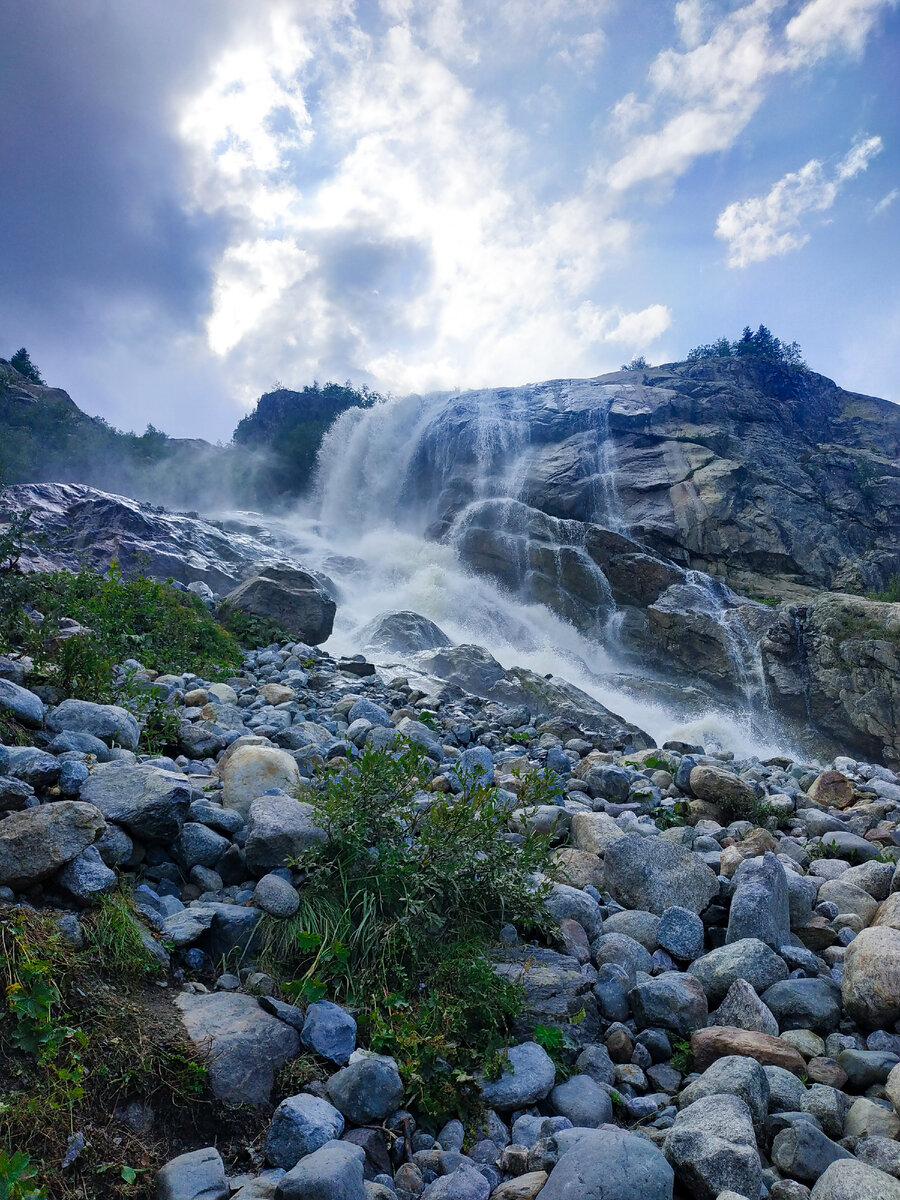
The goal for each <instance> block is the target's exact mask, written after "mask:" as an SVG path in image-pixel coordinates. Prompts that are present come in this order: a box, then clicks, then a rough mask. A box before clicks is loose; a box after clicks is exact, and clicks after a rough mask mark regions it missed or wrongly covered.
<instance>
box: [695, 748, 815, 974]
mask: <svg viewBox="0 0 900 1200" xmlns="http://www.w3.org/2000/svg"><path fill="white" fill-rule="evenodd" d="M698 769H699V768H697V767H695V768H694V770H695V771H696V770H698ZM691 774H692V775H693V771H692V772H691ZM790 932H791V914H790V907H789V903H788V883H787V877H786V874H785V870H784V867H783V866H782V865H781V863H780V862H779V861H778V859H777V858H776V857H775V855H774V854H773V853H772V852H771V850H768V851H766V853H765V854H764V855H763V856H762V857H761V858H746V859H744V861H743V862H742V863H741V864H740V866H739V867H738V869H737V871H736V872H735V875H734V894H733V896H732V900H731V911H730V912H729V915H728V930H727V932H726V934H725V941H726V942H739V941H741V940H742V939H743V938H758V939H759V940H760V941H761V942H765V943H766V945H767V946H771V947H772V949H773V950H777V949H778V948H779V947H780V946H783V945H784V944H785V943H786V942H787V941H788V939H789V938H790Z"/></svg>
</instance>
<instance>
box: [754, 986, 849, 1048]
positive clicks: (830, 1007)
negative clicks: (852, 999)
mask: <svg viewBox="0 0 900 1200" xmlns="http://www.w3.org/2000/svg"><path fill="white" fill-rule="evenodd" d="M760 999H761V1000H762V1002H763V1004H765V1005H766V1006H767V1007H768V1009H769V1010H770V1012H772V1014H773V1015H774V1017H775V1020H776V1021H777V1022H778V1025H779V1028H780V1029H781V1030H782V1031H784V1030H785V1029H812V1030H813V1031H814V1032H816V1033H821V1034H822V1035H823V1036H824V1035H825V1034H828V1033H833V1032H834V1031H835V1030H836V1029H837V1027H838V1023H839V1021H840V1019H841V993H840V989H839V988H838V987H837V986H836V985H835V984H834V983H832V982H831V980H829V979H783V980H781V981H780V982H779V983H773V984H772V986H771V987H770V988H767V989H766V991H764V992H763V993H762V996H761V997H760Z"/></svg>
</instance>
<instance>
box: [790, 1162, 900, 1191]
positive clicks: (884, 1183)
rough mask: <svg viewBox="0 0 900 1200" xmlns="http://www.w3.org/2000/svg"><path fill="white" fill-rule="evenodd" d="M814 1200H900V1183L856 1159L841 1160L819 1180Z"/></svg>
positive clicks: (814, 1188)
mask: <svg viewBox="0 0 900 1200" xmlns="http://www.w3.org/2000/svg"><path fill="white" fill-rule="evenodd" d="M812 1200H900V1179H892V1178H891V1176H890V1175H886V1174H885V1173H884V1171H879V1170H878V1169H877V1167H870V1166H868V1165H867V1164H866V1163H861V1162H857V1161H856V1160H855V1159H852V1158H851V1159H839V1160H838V1161H837V1162H833V1163H832V1164H831V1166H830V1167H828V1169H827V1170H826V1171H825V1172H824V1173H823V1174H822V1175H820V1176H819V1178H818V1180H817V1181H816V1184H815V1186H814V1187H813V1190H812Z"/></svg>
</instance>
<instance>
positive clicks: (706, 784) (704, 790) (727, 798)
mask: <svg viewBox="0 0 900 1200" xmlns="http://www.w3.org/2000/svg"><path fill="white" fill-rule="evenodd" d="M690 789H691V791H692V792H693V793H694V795H695V796H696V797H697V799H698V800H706V801H708V802H709V803H710V804H715V805H717V806H719V807H720V808H723V809H725V811H726V812H729V813H734V814H736V815H741V816H743V815H745V814H748V813H750V812H752V811H753V808H754V806H755V804H756V791H755V789H754V788H753V786H752V785H751V784H749V783H748V782H747V781H746V779H741V777H740V776H739V775H735V774H734V772H733V771H726V770H724V769H723V768H722V767H711V766H697V767H694V768H693V770H692V771H691V776H690Z"/></svg>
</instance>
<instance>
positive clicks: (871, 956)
mask: <svg viewBox="0 0 900 1200" xmlns="http://www.w3.org/2000/svg"><path fill="white" fill-rule="evenodd" d="M2 828H3V826H2V825H0V829H2ZM841 993H842V996H843V1001H844V1007H845V1008H846V1010H847V1012H848V1014H849V1015H850V1016H851V1017H852V1018H853V1019H854V1020H855V1021H858V1022H859V1023H860V1024H861V1025H863V1026H865V1027H866V1028H867V1029H889V1028H890V1026H891V1025H892V1024H893V1023H894V1022H895V1021H896V1020H898V1018H900V930H898V929H892V928H891V927H890V926H887V925H874V926H872V928H870V929H864V930H863V931H862V932H861V933H858V934H857V935H856V937H855V938H854V939H853V941H852V942H851V943H850V945H849V946H848V947H847V953H846V956H845V959H844V973H843V976H842V978H841Z"/></svg>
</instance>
